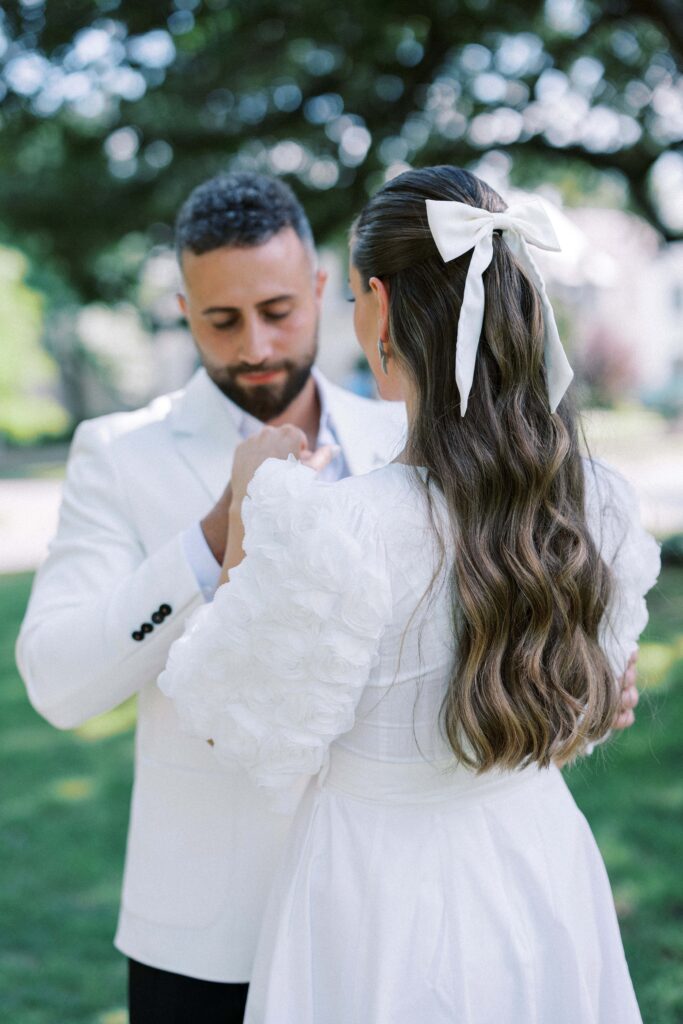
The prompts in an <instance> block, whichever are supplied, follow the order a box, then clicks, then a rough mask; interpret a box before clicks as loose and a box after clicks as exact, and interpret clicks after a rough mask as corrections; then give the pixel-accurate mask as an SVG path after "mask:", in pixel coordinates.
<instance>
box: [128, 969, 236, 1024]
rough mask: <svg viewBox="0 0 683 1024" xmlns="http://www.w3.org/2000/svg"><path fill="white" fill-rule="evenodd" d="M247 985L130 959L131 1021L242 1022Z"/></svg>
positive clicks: (169, 1023)
mask: <svg viewBox="0 0 683 1024" xmlns="http://www.w3.org/2000/svg"><path fill="white" fill-rule="evenodd" d="M248 987H249V986H248V985H247V983H246V982H245V983H244V984H230V983H225V982H221V981H201V980H200V979H199V978H186V977H185V976H184V975H182V974H172V973H171V972H170V971H160V970H159V969H158V968H157V967H147V966H146V965H145V964H140V963H138V962H137V960H129V961H128V1012H129V1015H130V1024H242V1021H243V1019H244V1007H245V1005H246V1002H247V989H248Z"/></svg>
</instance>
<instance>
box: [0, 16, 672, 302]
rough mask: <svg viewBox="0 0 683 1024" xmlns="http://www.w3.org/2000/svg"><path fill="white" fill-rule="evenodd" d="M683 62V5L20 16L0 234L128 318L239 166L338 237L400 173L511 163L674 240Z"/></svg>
mask: <svg viewBox="0 0 683 1024" xmlns="http://www.w3.org/2000/svg"><path fill="white" fill-rule="evenodd" d="M682 54H683V5H682V4H681V3H680V0H607V2H605V3H595V2H591V0H545V2H538V0H536V2H534V0H421V2H420V3H417V2H416V0H377V2H374V3H368V2H367V0H365V2H361V0H346V2H345V3H344V4H338V3H334V4H333V3H331V2H326V0H145V2H144V3H140V2H135V0H96V2H85V0H63V2H61V3H54V4H51V5H48V4H46V3H45V0H22V2H20V3H16V2H15V3H11V4H10V3H6V4H4V5H3V7H2V8H0V101H1V104H0V131H1V133H2V146H1V149H0V232H2V237H3V240H4V241H6V242H10V243H12V244H18V245H20V246H21V247H22V248H23V249H24V250H25V251H27V252H29V253H30V254H31V256H32V257H33V259H34V265H35V264H36V263H37V265H38V266H41V265H44V266H46V267H50V268H51V269H52V270H53V271H55V272H56V273H57V274H58V275H59V277H60V278H61V279H62V280H63V281H65V282H68V285H69V286H70V287H71V288H73V289H74V290H75V292H76V293H77V294H78V295H79V297H80V298H81V299H83V300H92V299H93V298H104V299H106V300H114V299H118V298H120V297H122V296H124V295H125V294H126V293H127V292H128V291H129V289H130V286H131V284H132V283H133V282H134V281H135V279H136V276H137V272H138V268H139V264H140V260H141V259H142V258H143V256H144V254H145V252H146V251H147V250H148V248H149V246H150V244H155V243H164V242H167V241H169V240H170V238H171V233H172V223H173V219H174V216H175V213H176V211H177V209H178V206H179V205H180V203H181V202H182V200H183V199H184V198H185V196H186V195H187V193H188V191H189V190H190V189H191V188H192V187H193V186H194V185H195V184H197V183H198V182H199V181H201V180H203V179H204V178H205V177H207V176H209V175H211V174H213V173H216V172H217V171H219V170H221V169H225V168H227V167H232V166H240V167H246V168H255V169H259V170H265V171H269V172H271V173H276V174H280V175H283V176H286V177H287V179H288V180H290V181H291V182H292V184H293V185H294V187H295V188H296V190H297V192H298V194H299V195H300V196H301V197H302V199H303V201H304V203H305V205H306V208H307V210H308V212H309V214H310V216H311V220H312V223H313V227H314V230H315V231H316V234H317V237H318V239H319V240H321V241H325V240H329V239H330V238H334V237H335V235H337V234H338V233H340V232H342V231H343V230H345V229H346V228H347V227H348V224H349V222H350V220H351V218H352V217H353V215H354V214H355V213H357V212H358V210H359V208H360V207H361V206H362V204H363V202H364V200H365V198H366V197H367V195H368V194H369V193H370V192H372V191H373V190H374V189H375V188H376V187H377V186H378V185H379V184H381V183H382V182H383V181H384V180H385V177H386V176H387V174H391V173H394V172H395V171H397V170H399V169H401V168H402V167H403V166H405V165H407V164H412V165H426V164H430V163H456V164H460V165H465V166H467V165H472V164H475V163H476V162H477V161H478V160H479V159H480V158H481V157H482V155H483V154H485V153H486V152H487V151H490V150H492V149H493V150H497V151H501V152H503V153H504V154H506V155H507V158H508V159H509V160H510V164H511V180H513V181H514V182H515V183H519V184H524V185H526V186H533V185H534V184H536V183H538V182H540V181H542V180H544V179H547V178H551V179H552V180H555V181H557V182H559V183H560V184H561V185H562V186H563V187H565V192H566V191H567V187H568V184H569V183H571V182H572V181H575V182H576V181H578V182H579V183H581V188H586V189H590V188H591V187H593V186H594V185H595V183H596V182H599V181H601V180H603V179H604V176H605V175H607V176H608V177H610V179H612V180H614V179H616V180H617V181H618V182H619V187H620V188H621V189H622V190H623V193H624V196H625V198H626V200H627V202H628V203H630V205H631V207H632V208H633V209H635V210H637V211H639V212H640V213H642V214H644V215H645V216H646V217H647V218H648V219H649V220H650V222H651V223H652V224H654V225H655V226H656V227H657V228H658V230H659V231H660V232H661V234H662V236H663V237H664V238H665V239H669V240H670V239H674V238H677V237H681V235H682V233H683V212H682V211H681V201H680V194H679V195H678V200H677V201H676V189H677V188H678V191H679V193H680V191H681V189H683V154H682V153H681V140H682V139H683V79H682V76H681V59H682Z"/></svg>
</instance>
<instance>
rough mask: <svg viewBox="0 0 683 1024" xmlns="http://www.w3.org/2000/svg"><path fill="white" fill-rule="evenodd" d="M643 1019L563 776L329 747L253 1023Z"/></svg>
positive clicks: (588, 1023)
mask: <svg viewBox="0 0 683 1024" xmlns="http://www.w3.org/2000/svg"><path fill="white" fill-rule="evenodd" d="M417 1022H420V1024H422V1022H424V1024H616V1022H619V1024H642V1020H641V1016H640V1012H639V1010H638V1005H637V1002H636V997H635V994H634V991H633V985H632V983H631V979H630V976H629V972H628V967H627V964H626V960H625V958H624V951H623V946H622V942H621V936H620V934H619V926H618V923H617V918H616V913H615V909H614V901H613V898H612V893H611V889H610V884H609V880H608V877H607V873H606V870H605V866H604V863H603V861H602V857H601V855H600V852H599V850H598V848H597V845H596V843H595V840H594V838H593V835H592V833H591V831H590V828H589V826H588V823H587V822H586V819H585V818H584V816H583V814H582V813H581V812H580V811H579V809H578V807H577V806H576V804H575V802H574V799H573V797H572V795H571V793H570V791H569V789H568V788H567V785H566V783H565V781H564V779H563V778H562V774H561V772H560V771H559V770H558V769H557V768H550V769H547V770H544V769H540V770H539V769H537V768H536V767H535V766H534V767H532V768H528V769H525V770H524V771H523V772H518V773H507V772H506V773H495V774H491V773H488V774H487V775H484V776H481V777H480V778H477V777H476V776H474V775H473V774H472V773H470V772H466V771H464V770H462V769H457V770H455V771H450V772H444V771H442V770H438V769H436V768H435V767H434V766H430V765H427V764H424V763H421V764H410V765H408V764H405V765H400V764H387V763H384V762H376V761H370V760H368V759H365V758H359V757H357V756H356V755H354V754H351V753H349V752H346V751H344V750H342V749H339V748H335V747H333V748H332V752H331V761H330V767H329V770H328V772H327V774H326V777H325V778H324V779H320V780H318V781H314V782H312V783H311V785H310V786H309V788H308V790H307V792H306V794H305V796H304V799H303V801H302V803H301V805H300V807H299V810H298V812H297V815H296V818H295V821H294V825H293V828H292V831H291V833H290V837H289V840H288V843H287V847H286V851H285V856H284V858H283V860H282V862H281V864H280V869H279V872H278V874H277V876H276V879H275V883H274V886H273V890H272V892H271V896H270V900H269V904H268V907H267V910H266V915H265V919H264V922H263V928H262V932H261V937H260V941H259V946H258V950H257V955H256V963H255V966H254V972H253V976H252V983H251V986H250V991H249V1001H248V1004H247V1013H246V1017H245V1024H417Z"/></svg>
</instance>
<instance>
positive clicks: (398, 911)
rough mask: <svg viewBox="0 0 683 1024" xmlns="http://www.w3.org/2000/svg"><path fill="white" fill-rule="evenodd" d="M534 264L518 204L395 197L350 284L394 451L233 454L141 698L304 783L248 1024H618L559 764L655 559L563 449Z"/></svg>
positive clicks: (236, 752)
mask: <svg viewBox="0 0 683 1024" xmlns="http://www.w3.org/2000/svg"><path fill="white" fill-rule="evenodd" d="M529 245H539V246H541V247H543V248H556V242H555V239H554V235H553V232H552V228H551V226H550V223H549V221H548V219H547V214H546V213H545V212H544V210H543V208H542V207H540V206H539V205H537V204H536V203H534V202H533V201H532V202H530V203H525V204H521V205H520V206H518V207H514V208H507V207H506V205H505V203H504V202H503V200H502V199H501V198H500V196H499V195H498V194H497V193H496V192H494V191H493V190H492V189H491V188H489V187H488V186H487V185H485V184H484V183H483V182H482V181H480V180H479V179H478V178H476V177H475V176H474V175H472V174H470V173H468V172H466V171H463V170H460V169H458V168H454V167H434V168H427V169H424V170H419V171H409V172H407V173H405V174H403V175H401V176H399V177H398V178H395V179H393V180H392V181H390V182H389V183H388V184H387V185H385V186H384V187H383V188H382V189H381V190H380V191H379V192H378V193H377V194H376V195H375V196H374V197H373V198H372V199H371V200H370V201H369V202H368V204H367V206H366V207H365V209H364V210H363V212H362V213H361V215H360V217H359V218H358V220H357V221H356V223H355V224H354V226H353V229H352V235H351V264H350V276H351V286H352V289H353V292H354V296H355V313H354V320H355V327H356V333H357V336H358V340H359V342H360V345H361V347H362V348H363V350H364V352H365V353H366V355H367V358H368V361H369V364H370V366H371V368H372V370H373V373H374V374H375V378H376V380H377V383H378V387H379V390H380V394H381V395H382V397H384V398H387V399H399V400H403V401H405V403H406V409H407V415H408V431H407V437H406V441H405V446H404V448H403V450H402V451H401V452H400V453H399V454H398V455H397V458H396V459H395V461H394V462H392V463H390V464H389V465H387V466H384V467H382V468H380V469H378V470H376V471H374V472H373V473H370V474H368V475H366V476H363V477H354V478H347V479H346V480H342V481H340V482H338V483H323V482H320V481H318V480H316V479H315V472H314V471H313V469H312V468H310V467H309V466H307V465H306V464H305V461H306V459H305V458H304V462H302V461H299V459H298V458H297V457H296V456H301V455H305V439H304V438H303V436H302V435H301V434H300V432H298V431H297V430H295V429H294V428H288V427H283V428H279V429H277V430H270V429H267V428H266V430H265V431H264V432H262V433H261V434H260V435H258V436H257V437H256V438H254V439H251V440H249V441H246V442H244V444H243V445H242V446H241V447H240V449H238V452H237V454H236V457H235V465H234V468H233V489H234V499H233V505H234V509H235V516H234V517H233V522H232V524H231V528H230V534H229V538H228V550H227V553H226V563H225V572H224V576H225V578H226V580H228V582H227V585H225V586H222V587H220V588H219V590H218V592H217V594H216V597H215V600H214V602H213V604H212V605H211V606H207V607H206V608H203V609H201V610H200V611H199V612H198V613H196V616H195V618H194V620H193V621H192V623H191V624H190V626H189V628H188V630H187V631H186V634H185V636H184V637H183V638H182V639H181V640H179V641H177V643H176V644H175V645H174V648H173V649H172V652H171V657H170V660H169V664H168V667H167V669H166V671H165V673H164V674H163V675H162V677H161V680H160V685H161V687H162V689H163V691H164V692H165V693H166V694H167V695H168V696H170V697H171V698H172V699H173V700H174V701H175V703H176V706H177V708H178V711H179V713H180V714H181V715H182V716H183V718H184V719H185V721H186V722H187V725H188V727H189V728H190V729H191V730H192V731H194V732H195V733H197V734H198V735H200V736H204V737H205V738H210V740H211V742H212V743H213V744H214V746H215V750H216V755H217V756H219V757H225V758H228V759H234V758H237V759H238V760H240V761H241V762H242V763H243V765H244V766H245V768H246V769H247V771H248V772H249V773H250V774H251V776H252V777H253V779H254V781H255V783H256V784H257V785H260V786H264V787H266V788H268V789H270V790H272V791H273V792H274V793H275V794H276V796H277V798H278V799H279V800H280V801H285V802H286V801H287V799H290V800H294V799H298V797H299V795H300V791H301V786H300V781H301V780H302V779H304V780H309V781H308V784H307V785H306V788H305V792H304V794H303V797H302V799H301V800H300V802H299V805H298V809H297V812H296V816H295V819H294V825H293V828H292V831H291V835H290V838H289V841H288V846H287V851H286V855H285V857H284V859H283V861H282V863H281V866H280V870H279V874H278V876H277V878H276V881H275V884H274V887H273V891H272V893H271V897H270V901H269V905H268V910H267V913H266V917H265V920H264V922H263V927H262V933H261V938H260V943H259V949H258V953H257V958H256V964H255V968H254V975H253V978H252V984H251V989H250V995H249V1002H248V1005H247V1016H246V1020H247V1021H249V1022H251V1024H351V1022H354V1024H415V1022H416V1021H420V1022H425V1024H446V1022H448V1024H492V1022H494V1021H495V1022H497V1024H498V1022H500V1024H615V1022H617V1021H618V1022H619V1024H638V1022H640V1020H641V1018H640V1014H639V1011H638V1006H637V1002H636V998H635V995H634V992H633V987H632V984H631V980H630V977H629V973H628V968H627V965H626V961H625V958H624V952H623V947H622V943H621V937H620V934H619V928H618V923H617V919H616V914H615V910H614V903H613V899H612V895H611V891H610V886H609V881H608V878H607V875H606V872H605V868H604V864H603V862H602V859H601V856H600V853H599V851H598V849H597V846H596V844H595V841H594V839H593V836H592V834H591V832H590V829H589V827H588V825H587V823H586V820H585V818H584V817H583V815H582V814H581V812H580V811H579V810H578V808H577V807H576V804H575V803H574V800H573V798H572V796H571V794H570V792H569V790H568V788H567V786H566V784H565V782H564V780H563V778H562V774H561V771H560V769H561V767H562V766H563V765H565V764H570V763H572V762H573V761H574V760H575V759H576V758H577V757H579V756H581V755H585V754H587V753H589V752H590V750H591V749H592V746H593V745H594V744H595V743H596V742H600V741H602V740H603V739H605V737H606V735H607V734H608V732H609V727H610V723H611V722H612V721H613V720H614V718H615V714H616V711H617V708H618V703H619V692H618V685H617V682H616V680H617V679H618V677H619V676H620V675H621V674H622V672H623V671H624V668H625V666H626V662H627V659H628V656H629V654H630V653H631V651H632V649H633V648H634V647H635V645H636V643H637V639H638V636H639V634H640V632H641V630H642V628H643V626H644V625H645V621H646V619H647V610H646V607H645V601H644V595H645V593H646V592H647V590H648V589H649V588H650V587H651V586H652V585H653V584H654V582H655V580H656V577H657V573H658V570H659V550H658V547H657V544H656V543H655V541H654V540H653V538H652V537H651V536H650V535H649V534H647V533H646V532H645V531H644V530H643V528H642V527H641V526H640V522H639V516H638V508H637V502H636V501H635V497H634V494H633V491H632V489H631V487H630V486H629V485H628V484H627V483H626V481H625V480H624V479H623V478H622V477H620V476H619V475H618V474H617V473H615V472H614V471H613V470H611V469H609V467H607V466H606V465H605V464H603V463H600V462H597V461H594V460H590V459H588V458H587V457H584V456H582V455H581V453H580V451H579V445H578V439H577V415H576V411H575V409H574V407H573V404H572V397H571V390H570V391H569V392H567V387H568V385H569V382H570V380H571V370H570V368H569V365H568V363H567V361H566V357H565V355H564V352H563V350H562V346H561V343H560V340H559V337H558V335H557V329H556V326H555V320H554V317H553V314H552V310H551V308H550V305H549V302H548V300H547V296H546V294H545V288H544V286H543V282H542V280H541V278H540V275H539V272H538V269H537V267H536V265H535V263H534V262H533V259H532V258H531V256H530V253H529ZM273 456H274V457H273ZM245 495H246V500H244V499H245ZM245 553H246V557H244V554H245Z"/></svg>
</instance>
